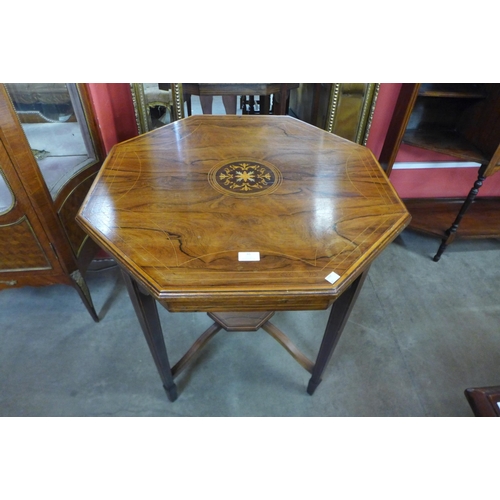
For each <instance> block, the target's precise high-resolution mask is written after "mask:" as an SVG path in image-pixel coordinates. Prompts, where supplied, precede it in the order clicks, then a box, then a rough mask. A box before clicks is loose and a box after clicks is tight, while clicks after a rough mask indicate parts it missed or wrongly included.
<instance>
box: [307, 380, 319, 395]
mask: <svg viewBox="0 0 500 500" xmlns="http://www.w3.org/2000/svg"><path fill="white" fill-rule="evenodd" d="M320 383H321V379H320V380H318V381H317V382H315V381H314V380H313V379H312V378H311V379H310V380H309V384H307V394H309V395H310V396H312V395H313V394H314V391H315V390H316V389H317V388H318V385H319V384H320Z"/></svg>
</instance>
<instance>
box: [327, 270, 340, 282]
mask: <svg viewBox="0 0 500 500" xmlns="http://www.w3.org/2000/svg"><path fill="white" fill-rule="evenodd" d="M339 278H340V276H339V275H338V274H337V273H334V272H333V271H332V272H331V273H330V274H329V275H328V276H327V277H326V278H325V280H326V281H328V282H330V283H331V284H332V285H333V284H334V283H335V282H336V281H337V280H338V279H339Z"/></svg>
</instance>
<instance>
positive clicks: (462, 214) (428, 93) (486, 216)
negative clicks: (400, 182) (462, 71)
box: [379, 83, 500, 261]
mask: <svg viewBox="0 0 500 500" xmlns="http://www.w3.org/2000/svg"><path fill="white" fill-rule="evenodd" d="M401 143H404V144H408V145H411V146H416V147H419V148H423V149H427V150H431V151H435V152H438V153H443V154H446V155H450V156H453V157H455V158H457V159H458V160H459V161H460V160H465V161H472V162H477V163H478V164H479V165H480V167H479V169H478V177H477V180H476V182H475V183H474V185H473V186H471V190H470V192H469V195H468V196H467V198H465V199H461V200H458V199H446V198H444V199H405V200H404V201H405V203H406V206H407V208H408V209H409V211H410V213H411V215H412V222H411V224H410V227H412V228H413V229H416V230H418V231H422V232H425V233H428V234H431V235H435V236H439V237H441V238H442V242H441V245H440V247H439V249H438V251H437V253H436V255H435V257H434V260H435V261H438V260H439V259H440V257H441V255H442V253H443V252H444V251H445V249H446V247H447V246H448V245H449V244H451V243H452V242H453V240H454V239H455V237H456V236H460V237H469V238H483V237H499V236H500V225H499V224H498V218H499V217H500V200H498V199H496V198H480V197H479V198H476V196H477V194H478V192H479V189H480V187H481V185H482V184H483V182H484V180H485V179H486V177H488V176H491V175H493V174H494V173H496V172H497V171H498V170H500V84H481V83H470V84H461V83H454V84H440V83H421V84H418V83H411V84H403V86H402V88H401V92H400V95H399V98H398V101H397V104H396V108H395V111H394V114H393V117H392V120H391V123H390V126H389V130H388V133H387V137H386V140H385V143H384V146H383V148H382V152H381V154H380V158H379V161H380V163H381V165H382V167H384V169H385V171H386V173H387V175H390V172H391V170H392V167H393V165H394V162H395V159H396V156H397V153H398V150H399V147H400V145H401ZM423 172H424V173H423V174H422V175H425V171H423Z"/></svg>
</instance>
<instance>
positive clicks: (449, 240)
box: [432, 165, 488, 262]
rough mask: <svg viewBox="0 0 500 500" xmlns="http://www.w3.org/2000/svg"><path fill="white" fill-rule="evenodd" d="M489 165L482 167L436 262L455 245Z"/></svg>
mask: <svg viewBox="0 0 500 500" xmlns="http://www.w3.org/2000/svg"><path fill="white" fill-rule="evenodd" d="M487 166H488V165H481V167H480V169H479V172H478V176H477V180H476V182H475V183H474V186H473V188H472V189H471V190H470V191H469V195H468V196H467V198H466V200H465V201H464V203H463V205H462V206H461V207H460V211H459V212H458V215H457V217H456V219H455V221H454V222H453V224H452V225H451V227H450V228H449V229H448V230H447V231H446V233H445V237H444V238H443V240H442V242H441V245H440V246H439V249H438V251H437V253H436V255H435V256H434V258H433V259H432V260H433V261H434V262H438V261H439V259H440V258H441V255H443V252H444V251H445V250H446V248H447V247H448V245H451V243H453V240H454V239H455V236H456V234H457V230H458V226H459V225H460V222H461V221H462V218H463V216H464V215H465V213H466V212H467V210H469V208H470V206H471V204H472V202H473V201H474V199H475V198H476V196H477V193H478V192H479V188H480V187H481V186H482V185H483V182H484V179H485V177H484V175H483V174H484V171H485V170H486V167H487Z"/></svg>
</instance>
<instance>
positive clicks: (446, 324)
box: [0, 230, 500, 417]
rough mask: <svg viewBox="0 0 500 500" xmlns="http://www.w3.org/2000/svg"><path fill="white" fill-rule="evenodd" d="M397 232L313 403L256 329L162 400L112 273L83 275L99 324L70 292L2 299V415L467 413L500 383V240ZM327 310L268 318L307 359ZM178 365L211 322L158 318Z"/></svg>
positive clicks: (222, 345)
mask: <svg viewBox="0 0 500 500" xmlns="http://www.w3.org/2000/svg"><path fill="white" fill-rule="evenodd" d="M437 246H438V241H437V240H435V239H432V238H428V237H426V236H423V235H420V234H417V233H414V232H411V231H409V230H406V231H405V232H404V233H403V234H402V235H401V236H400V237H398V238H397V240H396V241H395V242H393V243H392V244H391V245H390V246H389V247H388V248H387V249H386V250H385V252H384V253H383V254H382V255H381V256H380V257H379V258H378V260H377V261H376V262H375V263H374V264H373V265H372V268H371V270H370V274H369V276H368V279H367V280H366V282H365V285H364V287H363V289H362V291H361V294H360V296H359V299H358V302H357V303H356V305H355V307H354V309H353V312H352V314H351V317H350V320H349V322H348V324H347V326H346V328H345V330H344V333H343V336H342V338H341V339H340V342H339V344H338V346H337V349H336V351H335V353H334V355H333V357H332V360H331V362H330V365H329V366H328V367H327V369H326V370H325V373H324V375H323V382H322V383H321V385H320V386H319V387H318V389H317V391H316V393H315V394H314V396H309V395H308V394H307V393H306V386H307V382H308V378H309V374H308V373H307V372H306V371H305V370H304V369H303V368H302V367H301V366H300V365H298V364H297V363H296V362H295V361H294V360H293V359H292V358H291V357H290V356H289V355H288V354H287V353H286V351H285V350H284V349H283V348H282V347H281V346H280V345H279V344H278V343H277V342H276V341H275V340H274V339H272V338H271V337H270V336H268V335H267V334H266V333H265V332H264V331H263V330H260V331H258V332H249V333H227V332H225V331H221V332H220V333H218V334H217V335H216V337H215V338H214V339H213V340H211V341H210V343H209V344H208V345H207V346H206V348H205V349H204V350H203V351H202V352H201V354H200V356H199V357H198V358H197V359H196V360H195V361H194V362H193V364H191V365H190V366H189V367H188V368H187V369H186V370H185V371H184V372H182V373H181V374H180V375H179V377H178V379H177V382H178V387H179V399H178V400H177V401H176V402H174V403H170V402H169V401H168V400H167V398H166V396H165V393H164V391H163V388H162V385H161V383H160V379H159V376H158V373H157V372H156V368H155V366H154V364H153V361H152V358H151V355H150V353H149V351H148V348H147V345H146V341H145V339H144V338H143V335H142V332H141V330H140V327H139V323H138V321H137V319H136V317H135V315H134V311H133V308H132V305H131V303H130V301H129V298H128V295H127V292H126V289H125V287H124V284H123V282H122V279H121V275H120V273H119V271H118V269H117V268H111V269H108V270H102V271H94V272H89V273H88V283H89V287H90V289H91V293H92V296H93V300H94V304H95V307H96V310H97V311H98V314H99V317H100V319H101V321H100V322H99V323H94V322H93V321H92V319H91V318H90V316H89V315H88V313H87V311H86V309H85V308H84V306H83V305H82V303H81V302H80V299H79V297H78V295H77V293H76V291H74V290H73V289H72V288H70V287H66V286H62V285H61V286H53V287H44V288H30V287H26V288H22V289H12V290H5V291H3V292H2V293H1V294H0V332H1V334H0V380H1V392H0V416H304V417H305V416H330V417H333V416H415V417H419V416H472V412H471V410H470V408H469V406H468V404H467V401H466V399H465V397H464V395H463V391H464V389H466V388H467V387H473V386H489V385H498V384H500V328H499V325H500V300H499V297H500V289H499V287H498V283H499V279H500V266H499V264H498V256H499V250H500V242H499V241H498V240H490V241H487V240H486V241H458V242H455V243H454V244H453V245H452V246H451V247H450V248H449V249H448V250H447V252H446V253H445V254H444V256H443V257H442V259H441V261H440V262H439V263H435V262H433V261H432V260H431V257H432V255H434V252H435V250H436V249H437ZM327 315H328V312H327V311H312V312H287V313H277V314H276V315H275V316H274V318H273V320H272V321H273V322H274V323H275V324H276V325H277V326H278V327H280V328H281V329H282V330H283V331H285V332H286V333H287V334H288V335H289V336H290V337H291V338H292V339H293V340H294V341H295V342H296V344H297V345H298V346H299V348H301V349H302V350H303V351H304V353H306V354H307V355H308V356H309V357H310V358H312V359H314V356H315V353H316V351H317V348H318V347H319V341H320V339H321V336H322V333H323V330H324V326H325V324H326V319H327ZM160 317H161V320H162V324H163V327H164V331H165V337H166V343H167V348H168V349H169V355H170V358H171V361H172V362H175V361H176V360H177V359H178V358H179V357H180V356H181V355H182V354H183V353H184V351H185V350H186V349H187V348H188V347H189V346H190V345H191V343H192V342H193V341H194V340H195V339H196V338H197V337H198V335H199V334H200V333H201V332H202V331H203V330H204V329H205V328H206V327H207V326H208V325H210V324H211V320H210V319H209V318H208V317H207V316H206V314H204V313H195V314H181V313H168V312H167V311H166V310H164V309H163V308H160Z"/></svg>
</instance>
